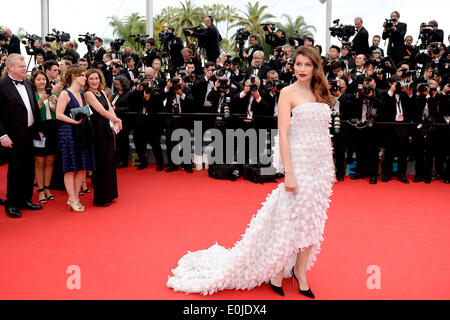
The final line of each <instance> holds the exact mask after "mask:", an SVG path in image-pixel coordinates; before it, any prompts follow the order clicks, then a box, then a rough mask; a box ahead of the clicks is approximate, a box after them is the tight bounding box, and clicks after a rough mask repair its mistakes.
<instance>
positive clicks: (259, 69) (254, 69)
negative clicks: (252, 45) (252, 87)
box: [245, 51, 270, 79]
mask: <svg viewBox="0 0 450 320" xmlns="http://www.w3.org/2000/svg"><path fill="white" fill-rule="evenodd" d="M263 61H264V52H263V51H256V52H255V53H254V54H253V61H252V65H251V66H250V67H249V68H248V69H247V73H246V75H245V79H249V78H250V77H252V76H253V77H258V78H259V79H266V77H267V72H269V71H270V67H269V66H267V65H265V64H264V63H263Z"/></svg>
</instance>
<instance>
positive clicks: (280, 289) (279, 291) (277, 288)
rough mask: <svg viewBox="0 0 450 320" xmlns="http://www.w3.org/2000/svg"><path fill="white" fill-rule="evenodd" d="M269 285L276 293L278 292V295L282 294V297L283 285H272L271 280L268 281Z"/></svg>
mask: <svg viewBox="0 0 450 320" xmlns="http://www.w3.org/2000/svg"><path fill="white" fill-rule="evenodd" d="M269 286H270V288H271V289H272V290H273V291H275V292H276V293H278V294H279V295H280V296H283V297H284V290H283V287H277V286H274V285H273V284H272V282H269Z"/></svg>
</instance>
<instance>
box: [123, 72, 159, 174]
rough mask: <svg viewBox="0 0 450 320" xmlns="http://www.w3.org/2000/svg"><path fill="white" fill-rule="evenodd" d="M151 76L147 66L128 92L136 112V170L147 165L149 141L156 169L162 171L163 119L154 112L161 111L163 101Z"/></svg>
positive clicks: (151, 73)
mask: <svg viewBox="0 0 450 320" xmlns="http://www.w3.org/2000/svg"><path fill="white" fill-rule="evenodd" d="M152 78H153V69H152V68H148V69H147V70H146V71H145V78H143V79H140V80H139V83H138V85H137V87H136V90H135V91H133V92H132V93H131V94H130V99H131V100H132V101H133V102H132V105H133V111H135V112H137V113H138V115H137V116H136V120H135V121H134V130H133V141H134V145H135V147H136V153H137V155H138V157H139V162H140V165H139V167H138V170H142V169H145V168H147V166H148V156H147V155H146V151H147V143H149V144H150V146H151V147H152V151H153V155H154V156H155V159H156V170H157V171H162V170H163V169H164V161H163V155H162V149H161V143H160V141H161V136H162V134H163V126H162V124H163V121H162V118H160V117H158V116H157V115H156V114H157V113H159V112H163V102H162V100H161V95H160V93H159V92H158V90H157V88H155V85H154V82H153V79H152Z"/></svg>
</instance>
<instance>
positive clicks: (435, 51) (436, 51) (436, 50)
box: [431, 42, 441, 56]
mask: <svg viewBox="0 0 450 320" xmlns="http://www.w3.org/2000/svg"><path fill="white" fill-rule="evenodd" d="M439 45H440V43H439V42H433V43H432V44H431V53H432V54H434V55H435V56H437V55H438V54H439V53H440V52H441V47H440V46H439Z"/></svg>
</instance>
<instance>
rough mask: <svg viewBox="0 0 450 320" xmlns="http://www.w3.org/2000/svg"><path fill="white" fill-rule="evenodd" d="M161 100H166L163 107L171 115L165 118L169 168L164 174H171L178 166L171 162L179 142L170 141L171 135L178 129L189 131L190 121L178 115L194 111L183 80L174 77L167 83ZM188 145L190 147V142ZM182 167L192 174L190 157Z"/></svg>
mask: <svg viewBox="0 0 450 320" xmlns="http://www.w3.org/2000/svg"><path fill="white" fill-rule="evenodd" d="M161 99H163V100H164V99H165V100H166V105H165V106H164V110H165V112H168V113H172V115H168V116H167V117H166V118H165V131H166V146H167V159H168V162H169V167H168V168H167V169H166V172H172V171H176V170H178V165H176V164H175V163H174V162H173V160H172V150H173V148H174V147H175V146H176V145H177V144H178V143H179V141H172V133H173V132H174V131H175V130H176V129H180V128H183V129H186V130H189V129H190V122H191V121H190V120H191V119H189V118H187V117H185V116H182V115H180V113H192V112H193V111H194V110H193V103H194V99H193V97H192V93H191V89H190V88H187V87H186V86H185V83H184V81H183V79H182V78H180V77H178V76H175V77H174V78H172V79H170V80H169V81H168V82H167V85H166V88H165V89H164V91H163V93H162V97H161ZM189 145H191V143H190V142H189ZM189 153H191V150H189ZM182 167H183V168H184V170H185V171H186V172H188V173H192V172H193V170H192V160H191V158H190V156H189V161H188V162H183V163H182Z"/></svg>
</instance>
